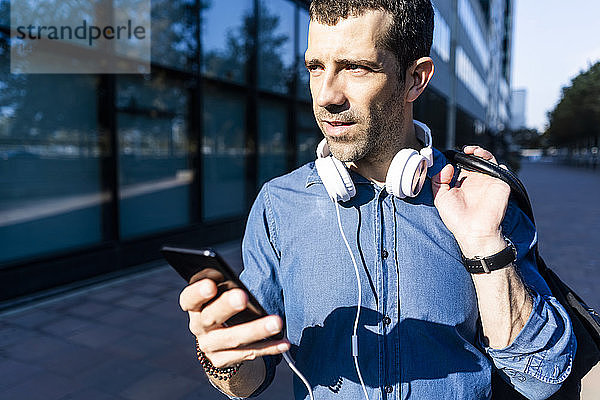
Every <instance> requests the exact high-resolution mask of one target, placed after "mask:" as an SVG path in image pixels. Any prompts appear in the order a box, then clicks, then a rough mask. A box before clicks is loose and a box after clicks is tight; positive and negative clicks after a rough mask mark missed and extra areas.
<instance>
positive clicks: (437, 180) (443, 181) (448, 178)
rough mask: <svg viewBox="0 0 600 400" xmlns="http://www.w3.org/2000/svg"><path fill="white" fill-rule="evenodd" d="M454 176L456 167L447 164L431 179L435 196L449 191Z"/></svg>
mask: <svg viewBox="0 0 600 400" xmlns="http://www.w3.org/2000/svg"><path fill="white" fill-rule="evenodd" d="M453 176H454V166H453V165H452V164H446V165H445V166H444V168H442V170H441V171H440V172H439V173H438V174H437V175H435V176H433V178H431V187H432V189H433V195H434V196H436V195H437V193H438V192H439V191H440V190H442V191H447V190H449V189H450V182H452V177H453Z"/></svg>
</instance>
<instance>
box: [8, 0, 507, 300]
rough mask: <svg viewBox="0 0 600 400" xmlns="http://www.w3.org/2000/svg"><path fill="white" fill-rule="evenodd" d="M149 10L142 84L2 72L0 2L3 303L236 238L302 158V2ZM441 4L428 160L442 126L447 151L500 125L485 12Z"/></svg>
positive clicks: (307, 128) (163, 1) (231, 2)
mask: <svg viewBox="0 0 600 400" xmlns="http://www.w3.org/2000/svg"><path fill="white" fill-rule="evenodd" d="M52 1H54V2H55V3H56V4H57V5H58V4H59V3H60V4H63V5H64V4H66V3H63V2H59V1H56V0H45V3H49V2H50V3H51V2H52ZM465 2H466V3H465ZM438 3H439V4H438ZM463 3H465V4H468V5H469V7H471V8H472V9H471V11H470V12H469V10H467V11H464V8H465V7H466V6H465V5H464V4H463ZM484 3H486V2H484ZM489 3H493V1H492V2H489ZM502 3H503V4H504V3H505V2H502ZM151 4H152V10H151V18H152V42H151V43H152V45H151V54H152V59H151V73H150V74H132V75H129V74H127V75H125V74H124V75H107V74H97V75H92V74H11V72H10V20H9V1H8V0H0V243H2V245H1V248H2V251H1V252H0V304H7V303H8V302H10V301H11V300H14V299H15V298H19V297H20V296H24V295H29V294H31V293H40V292H41V291H44V290H46V289H50V288H54V287H58V286H61V285H65V284H69V283H72V282H84V281H85V280H86V279H89V278H93V277H96V276H99V275H105V274H108V273H120V272H122V271H125V270H127V269H128V268H129V267H132V266H136V265H140V264H143V263H145V262H148V261H152V260H158V259H160V254H159V249H160V247H161V246H162V245H164V244H172V245H181V246H194V247H199V246H207V245H211V244H214V243H218V242H222V241H226V240H234V239H239V237H240V235H241V233H242V232H243V228H244V221H245V218H246V215H247V212H248V210H249V207H250V205H251V204H252V201H253V200H254V197H255V195H256V193H257V191H258V190H259V188H260V186H261V185H262V184H263V183H264V182H265V181H267V180H268V179H270V178H272V177H274V176H278V175H281V174H283V173H286V172H287V171H290V170H291V169H293V168H294V167H296V166H298V165H301V164H304V163H305V162H308V161H310V160H312V159H313V158H314V154H315V153H314V151H315V147H316V144H317V143H318V141H319V140H320V137H321V134H320V132H319V130H318V128H317V126H316V124H315V122H314V118H313V115H312V107H311V103H310V93H309V89H308V74H307V72H306V70H305V68H304V52H305V50H306V45H307V28H308V22H309V18H308V11H307V7H308V1H300V0H298V1H292V0H168V1H167V0H153V1H152V3H151ZM449 4H450V3H449V2H441V1H436V2H435V5H436V12H437V15H436V32H435V43H434V50H433V51H432V56H433V57H434V59H435V61H436V77H435V79H434V81H433V82H432V87H431V89H430V90H428V91H426V92H425V93H424V95H423V96H422V98H421V99H419V101H418V103H417V104H416V107H415V115H416V117H417V118H419V119H421V120H423V121H425V122H427V123H428V124H429V125H430V126H431V127H432V130H433V132H434V138H435V139H434V141H435V145H436V146H438V147H440V148H444V147H446V144H447V143H448V140H447V138H448V133H447V132H448V131H449V129H448V126H449V121H450V122H452V121H454V125H453V126H455V130H456V132H467V133H465V135H466V136H465V138H463V137H462V136H461V135H456V139H457V140H456V142H457V143H459V142H460V141H461V140H462V139H470V138H471V136H472V135H474V134H475V133H474V132H476V131H477V129H479V128H477V127H478V125H477V124H478V123H480V124H484V125H485V124H488V122H489V121H490V118H489V116H488V114H489V115H492V114H494V113H496V114H498V115H500V114H501V112H500V111H499V110H500V109H501V107H499V106H498V105H497V104H496V103H501V101H499V100H497V99H496V100H494V99H493V96H492V94H497V97H498V98H500V95H501V93H500V92H501V90H499V89H498V90H495V89H490V87H492V86H491V84H490V82H491V80H492V78H491V75H490V71H491V70H492V69H493V68H492V65H493V64H494V63H501V62H504V61H506V60H504V59H501V60H498V59H497V57H496V58H495V56H494V53H493V52H491V51H490V46H491V45H490V41H489V40H487V39H488V38H489V37H491V34H490V33H489V32H490V24H488V23H487V22H486V21H487V20H490V21H491V18H492V16H489V17H488V18H487V20H486V19H485V18H483V17H482V16H483V15H484V14H485V13H488V14H490V13H491V12H493V7H488V9H489V10H491V11H489V10H488V11H485V7H484V6H483V5H482V3H481V2H479V1H475V0H459V1H458V5H457V7H456V8H457V9H456V10H452V9H451V7H450V6H449ZM486 4H487V3H486ZM492 6H495V5H494V4H492ZM460 7H462V8H460ZM459 8H460V9H461V10H463V11H460V12H459V10H458V9H459ZM473 10H475V11H473ZM500 11H501V10H500V8H498V9H497V10H496V11H494V12H500ZM463 14H464V15H465V17H463ZM490 15H491V14H490ZM453 16H454V17H453ZM452 18H458V19H457V21H461V22H460V23H462V24H463V25H464V26H462V25H460V24H459V26H462V28H461V29H460V31H459V32H456V30H455V28H454V26H456V24H454V22H453V19H452ZM464 18H466V20H467V22H465V21H462V20H463V19H464ZM474 27H475V28H474ZM477 27H479V33H475V36H473V33H469V30H473V29H475V30H476V31H477ZM455 35H457V36H456V37H458V46H459V48H458V49H457V48H456V46H453V45H452V43H455V41H453V40H452V38H453V37H455ZM486 51H487V53H486ZM482 52H483V56H482V54H481V53H482ZM486 54H487V56H486ZM459 59H460V61H459ZM485 60H487V61H485ZM484 61H485V62H487V63H488V65H487V66H486V65H482V62H484ZM509 61H510V60H508V62H509ZM497 68H498V71H500V72H498V75H501V71H502V70H503V69H502V68H503V67H502V65H499V66H498V67H497ZM504 70H510V68H508V69H506V68H505V69H504ZM496 72H497V71H496ZM475 75H478V76H479V79H478V80H477V79H476V80H473V79H472V77H473V76H475ZM457 77H458V79H457ZM506 81H508V78H507V79H506ZM453 85H455V86H457V87H458V89H456V88H455V90H453V89H451V88H452V87H453ZM486 90H487V91H488V92H486ZM479 92H481V93H479ZM508 92H510V91H508ZM453 96H454V97H453ZM484 98H485V100H484ZM453 99H454V100H453ZM490 99H492V100H490ZM453 104H454V105H456V107H455V109H453V108H452V107H451V105H453ZM492 106H493V107H495V110H493V111H490V107H492ZM449 115H454V117H451V116H449ZM467 136H468V138H467Z"/></svg>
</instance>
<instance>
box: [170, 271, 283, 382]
mask: <svg viewBox="0 0 600 400" xmlns="http://www.w3.org/2000/svg"><path fill="white" fill-rule="evenodd" d="M179 303H180V305H181V308H182V309H183V310H184V311H187V312H188V314H189V317H190V324H189V327H190V331H191V332H192V333H193V334H194V335H195V336H196V338H197V340H198V344H199V346H200V349H202V351H203V352H204V353H205V354H206V356H207V357H208V359H209V360H210V361H211V362H212V364H213V365H214V366H215V367H217V368H224V367H229V366H232V365H235V364H239V363H242V362H244V361H250V360H254V359H256V358H258V357H261V356H265V355H274V354H280V353H283V352H285V351H287V350H289V348H290V344H289V342H288V341H287V339H277V340H272V339H269V340H265V339H268V338H270V337H272V336H274V335H277V334H278V333H280V332H281V330H282V329H283V321H282V320H281V318H280V317H279V316H277V315H268V316H265V317H262V318H259V319H255V320H253V321H250V322H245V323H242V324H239V325H233V326H227V327H226V326H224V325H223V324H224V323H225V322H226V321H227V320H228V319H230V318H231V317H233V316H234V315H236V314H238V313H239V312H240V311H243V310H245V309H246V308H247V306H248V296H247V294H246V293H245V292H244V290H242V289H238V288H235V289H230V290H227V291H225V292H223V293H222V294H221V295H220V296H217V284H216V283H215V282H214V281H213V280H212V279H202V280H200V281H198V282H195V283H193V284H191V285H189V286H187V287H186V288H185V289H184V290H183V291H182V292H181V295H180V297H179ZM261 383H262V382H261Z"/></svg>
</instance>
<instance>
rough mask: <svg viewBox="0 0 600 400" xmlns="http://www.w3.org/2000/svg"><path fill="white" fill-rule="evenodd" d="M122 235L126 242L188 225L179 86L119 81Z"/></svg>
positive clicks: (188, 173)
mask: <svg viewBox="0 0 600 400" xmlns="http://www.w3.org/2000/svg"><path fill="white" fill-rule="evenodd" d="M117 98H118V101H117V105H118V106H119V108H118V110H119V113H118V114H117V127H118V139H119V201H120V228H121V236H122V237H124V238H129V237H133V236H139V235H142V234H148V233H152V232H157V231H161V230H165V229H169V228H175V227H178V226H184V225H187V224H188V223H189V222H190V204H189V201H190V185H191V184H192V181H193V176H194V174H193V171H192V170H191V169H190V167H189V164H190V163H189V152H190V146H189V143H188V136H187V130H188V129H187V124H186V120H185V114H184V113H185V110H186V109H187V102H188V98H187V93H186V91H185V90H184V89H183V88H181V87H180V86H178V84H177V82H175V81H172V80H166V79H164V77H161V75H155V78H153V79H152V80H151V81H147V80H142V79H139V78H138V79H135V78H131V77H123V78H119V80H118V84H117Z"/></svg>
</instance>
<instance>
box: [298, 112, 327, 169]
mask: <svg viewBox="0 0 600 400" xmlns="http://www.w3.org/2000/svg"><path fill="white" fill-rule="evenodd" d="M296 112H297V118H298V125H297V126H298V127H297V131H296V132H297V136H296V151H297V157H298V158H297V163H296V164H297V165H302V164H305V163H307V162H309V161H314V159H315V158H316V150H317V145H318V144H319V141H320V140H321V139H323V135H322V134H321V131H320V130H319V127H318V126H317V123H316V122H315V117H314V116H313V113H312V109H311V108H310V106H300V107H298V109H297V111H296Z"/></svg>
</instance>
